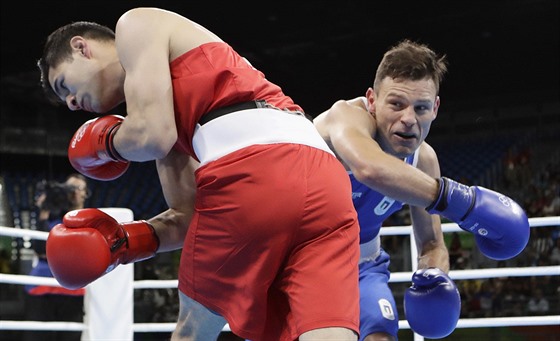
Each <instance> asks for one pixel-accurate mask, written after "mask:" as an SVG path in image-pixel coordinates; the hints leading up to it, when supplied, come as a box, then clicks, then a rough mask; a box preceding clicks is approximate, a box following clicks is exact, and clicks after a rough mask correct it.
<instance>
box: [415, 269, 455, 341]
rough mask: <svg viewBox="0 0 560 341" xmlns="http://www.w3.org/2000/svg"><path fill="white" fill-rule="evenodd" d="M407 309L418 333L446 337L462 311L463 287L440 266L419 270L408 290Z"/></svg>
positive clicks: (433, 336) (432, 337)
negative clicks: (460, 289)
mask: <svg viewBox="0 0 560 341" xmlns="http://www.w3.org/2000/svg"><path fill="white" fill-rule="evenodd" d="M404 312H405V315H406V319H407V320H408V324H409V325H410V328H411V329H412V330H413V331H414V332H415V333H418V334H420V335H422V336H424V337H428V338H431V339H440V338H443V337H446V336H447V335H449V334H451V332H453V330H454V329H455V327H456V326H457V321H459V316H460V315H461V296H460V295H459V290H458V289H457V286H456V285H455V283H453V281H452V280H451V278H449V277H448V276H447V275H446V274H445V272H443V271H441V270H440V269H436V268H429V269H421V270H417V271H416V272H415V273H414V274H413V275H412V286H411V287H410V288H408V289H407V290H406V292H405V294H404Z"/></svg>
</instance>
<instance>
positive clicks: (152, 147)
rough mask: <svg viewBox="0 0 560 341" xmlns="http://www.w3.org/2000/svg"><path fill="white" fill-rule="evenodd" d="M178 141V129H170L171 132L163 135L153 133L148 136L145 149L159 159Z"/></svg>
mask: <svg viewBox="0 0 560 341" xmlns="http://www.w3.org/2000/svg"><path fill="white" fill-rule="evenodd" d="M176 142H177V131H176V130H175V129H170V130H169V132H167V133H165V134H162V135H152V136H151V137H149V138H147V139H146V141H145V144H144V148H145V150H148V151H149V154H151V156H152V158H153V159H156V160H159V159H163V158H164V157H166V156H167V154H169V152H170V151H171V148H173V146H174V145H175V143H176Z"/></svg>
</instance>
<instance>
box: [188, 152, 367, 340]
mask: <svg viewBox="0 0 560 341" xmlns="http://www.w3.org/2000/svg"><path fill="white" fill-rule="evenodd" d="M196 179H197V186H198V187H197V197H196V203H195V208H196V211H195V214H194V216H193V219H192V221H191V224H190V227H189V231H188V234H187V237H186V239H185V244H184V248H183V253H182V256H181V266H180V270H179V289H180V290H181V292H183V293H184V294H185V295H187V296H189V297H191V298H193V299H194V300H196V301H198V302H199V303H201V304H203V305H204V306H206V307H207V308H208V309H211V310H213V311H215V312H217V313H218V314H220V315H222V316H223V317H224V318H225V319H226V320H227V321H228V323H229V325H230V328H231V330H232V331H233V332H234V333H235V334H237V335H238V336H240V337H243V338H247V339H251V340H294V339H297V337H298V336H299V335H301V334H302V333H303V332H306V331H309V330H313V329H317V328H325V327H345V328H349V329H352V330H354V331H356V333H357V332H358V330H359V328H358V326H359V290H358V259H359V241H358V236H359V227H358V222H357V216H356V213H355V210H354V207H353V204H352V200H351V197H352V196H351V186H350V181H349V178H348V175H347V173H346V171H345V170H344V168H343V166H342V165H341V163H340V162H339V161H338V160H337V159H336V158H335V157H334V156H333V155H332V154H329V153H327V152H325V151H323V150H320V149H316V148H313V147H309V146H305V145H300V144H268V145H254V146H250V147H247V148H243V149H241V150H238V151H236V152H233V153H230V154H228V155H226V156H224V157H221V158H220V159H218V160H217V161H213V162H210V163H208V164H206V165H204V166H202V167H201V168H199V169H198V170H197V173H196Z"/></svg>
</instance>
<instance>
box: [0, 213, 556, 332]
mask: <svg viewBox="0 0 560 341" xmlns="http://www.w3.org/2000/svg"><path fill="white" fill-rule="evenodd" d="M104 210H106V212H107V213H108V214H110V215H113V216H114V217H115V219H117V220H119V221H130V220H132V218H131V216H130V214H131V211H130V210H128V209H119V208H107V209H104ZM119 210H127V211H125V216H126V217H123V216H121V217H120V219H119V217H118V215H119V212H120V211H119ZM120 213H121V214H122V212H120ZM115 215H116V216H115ZM529 224H530V225H531V227H532V228H535V227H544V226H560V217H540V218H530V219H529ZM442 231H443V232H444V233H449V232H463V233H467V232H465V231H463V230H462V229H461V228H460V227H459V226H458V225H457V224H455V223H445V224H442ZM381 235H382V236H383V235H408V236H410V237H411V238H413V231H412V226H410V225H409V226H391V227H383V228H382V229H381ZM0 236H8V237H13V238H24V239H40V240H46V239H47V236H48V233H47V232H41V231H33V230H27V229H19V228H13V227H4V226H0ZM410 245H411V246H410V249H411V263H412V268H413V269H416V266H417V251H416V247H415V243H410ZM119 269H123V270H124V272H123V273H124V275H122V274H118V272H119ZM133 269H134V267H133V265H132V264H127V265H120V266H119V267H117V268H116V269H115V270H113V271H112V272H111V273H109V274H107V275H105V276H104V277H102V278H100V279H98V280H96V281H95V282H93V283H91V284H89V285H88V286H87V287H86V298H85V301H86V302H85V303H86V304H85V317H84V323H76V322H39V321H11V320H0V330H53V331H54V330H56V331H64V330H68V331H80V330H81V331H83V332H84V333H88V335H89V336H94V335H96V334H99V333H101V334H102V333H107V330H109V331H113V332H114V329H112V328H111V325H116V324H122V318H117V319H115V318H114V317H112V316H110V317H108V316H107V314H111V311H119V314H120V315H121V314H123V311H122V309H123V297H125V296H126V295H125V296H123V293H128V297H129V301H131V304H130V306H131V307H130V309H129V312H128V315H129V318H130V319H132V315H133V313H132V311H133V309H132V305H133V304H134V303H133V300H132V297H133V295H132V290H141V289H166V288H172V289H177V286H178V281H177V280H136V281H134V276H133V272H132V271H133ZM412 274H413V272H412V271H408V272H395V273H392V274H391V277H390V280H389V282H409V281H410V280H411V277H412ZM449 276H450V277H451V278H452V279H453V280H466V279H482V278H498V277H526V276H560V265H556V266H537V267H511V268H485V269H472V270H451V271H450V272H449ZM98 282H99V283H98ZM0 283H8V284H19V285H25V284H41V285H49V286H60V284H58V282H57V281H56V280H55V279H54V278H45V277H34V276H28V275H14V274H5V273H0ZM103 284H104V285H109V286H110V287H109V288H110V291H112V292H118V296H117V297H118V299H114V300H110V299H107V297H106V296H107V288H105V287H103V286H101V288H100V289H98V290H97V291H96V290H91V289H92V287H95V286H98V285H103ZM118 286H120V287H121V288H125V290H117V289H116V288H117V287H118ZM126 288H128V289H126ZM101 293H103V294H102V295H101ZM88 295H89V297H90V300H89V301H90V302H95V296H96V295H99V296H100V297H104V299H103V307H102V308H100V307H99V305H98V304H87V303H88V299H87V297H88ZM113 304H114V305H113ZM117 304H118V307H119V308H118V309H116V306H117ZM96 309H97V311H96ZM99 309H101V310H102V311H100V310H99ZM124 315H127V314H126V313H124ZM92 316H93V317H95V316H97V317H98V318H99V319H100V320H102V321H97V323H96V321H93V320H92V319H91V317H92ZM88 317H89V318H88ZM125 324H126V323H125ZM547 325H560V315H547V316H516V317H486V318H461V319H459V322H458V323H457V328H481V327H509V326H547ZM117 328H118V327H117ZM97 329H103V330H104V331H97ZM121 329H122V328H121ZM174 329H175V323H134V322H132V320H131V321H130V326H129V330H128V331H125V334H126V335H128V337H126V338H124V339H129V340H132V339H133V337H132V335H133V333H134V332H138V333H144V332H172V331H173V330H174ZM399 329H410V326H409V324H408V322H407V321H406V320H400V321H399ZM223 331H225V332H228V331H231V330H230V329H229V326H228V325H226V326H225V327H224V329H223ZM114 336H115V335H114V334H113V335H111V336H110V337H108V338H113V339H114ZM92 339H101V338H92ZM414 340H415V341H422V340H424V338H423V337H422V336H420V335H418V334H414Z"/></svg>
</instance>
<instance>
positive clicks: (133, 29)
mask: <svg viewBox="0 0 560 341" xmlns="http://www.w3.org/2000/svg"><path fill="white" fill-rule="evenodd" d="M115 34H116V43H117V48H118V49H119V51H120V52H121V53H124V54H136V53H140V52H142V51H144V52H145V51H146V49H147V48H163V49H165V50H168V55H169V59H170V60H173V59H175V58H176V57H178V56H180V55H182V54H183V53H185V52H187V51H189V50H191V49H193V48H195V47H197V46H200V45H202V44H204V43H208V42H212V41H221V40H220V38H218V37H217V36H216V35H215V34H213V33H212V32H210V31H208V30H207V29H205V28H204V27H202V26H200V25H198V24H197V23H195V22H193V21H191V20H189V19H187V18H185V17H183V16H181V15H179V14H177V13H174V12H170V11H166V10H162V9H159V8H151V7H139V8H134V9H131V10H129V11H127V12H126V13H124V14H123V15H122V16H121V17H120V18H119V20H118V22H117V26H116V29H115Z"/></svg>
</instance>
